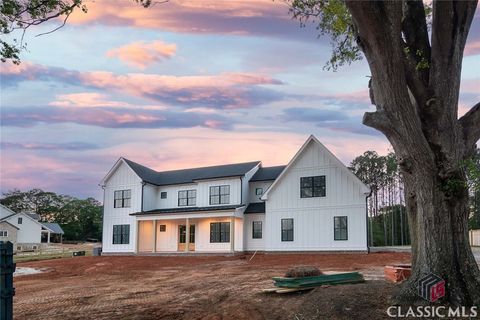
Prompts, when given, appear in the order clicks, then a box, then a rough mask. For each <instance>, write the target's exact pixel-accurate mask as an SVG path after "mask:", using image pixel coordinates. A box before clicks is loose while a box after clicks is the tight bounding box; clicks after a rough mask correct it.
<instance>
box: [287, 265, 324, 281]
mask: <svg viewBox="0 0 480 320" xmlns="http://www.w3.org/2000/svg"><path fill="white" fill-rule="evenodd" d="M322 274H323V273H322V272H321V271H320V269H318V268H317V267H315V266H298V267H293V268H291V269H288V270H287V272H286V273H285V277H287V278H301V277H314V276H321V275H322Z"/></svg>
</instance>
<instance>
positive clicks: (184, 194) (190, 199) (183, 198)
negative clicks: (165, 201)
mask: <svg viewBox="0 0 480 320" xmlns="http://www.w3.org/2000/svg"><path fill="white" fill-rule="evenodd" d="M196 204H197V190H181V191H178V206H179V207H185V206H194V205H196Z"/></svg>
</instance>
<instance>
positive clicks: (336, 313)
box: [14, 253, 410, 319]
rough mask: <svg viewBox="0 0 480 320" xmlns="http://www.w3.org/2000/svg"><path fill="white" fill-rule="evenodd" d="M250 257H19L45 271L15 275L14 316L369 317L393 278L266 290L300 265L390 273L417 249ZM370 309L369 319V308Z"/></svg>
mask: <svg viewBox="0 0 480 320" xmlns="http://www.w3.org/2000/svg"><path fill="white" fill-rule="evenodd" d="M249 259H250V255H246V256H227V257H219V256H196V257H192V256H168V257H167V256H109V257H77V258H68V259H58V260H48V261H36V262H28V263H19V264H18V265H17V267H33V268H40V269H44V270H45V272H44V273H40V274H33V275H25V276H19V277H15V281H14V282H15V287H16V296H15V298H14V313H15V319H291V318H294V317H296V318H304V316H307V318H317V319H326V318H329V319H348V318H349V317H350V316H355V317H356V318H358V319H362V317H361V314H362V312H364V311H368V309H369V308H370V309H372V308H373V309H375V310H376V311H375V310H370V311H371V312H377V313H378V314H383V313H384V309H385V308H384V307H385V306H386V305H387V303H388V302H387V301H386V299H387V298H388V296H389V293H390V292H391V290H392V288H393V285H392V284H389V283H386V282H384V281H371V282H367V283H365V284H360V285H351V286H342V288H340V287H330V288H318V289H316V290H315V291H313V292H308V293H302V294H299V293H296V294H288V295H277V294H270V295H268V294H264V293H262V292H261V290H262V289H264V288H269V287H272V280H271V277H273V276H279V275H283V274H284V273H285V271H286V270H287V269H288V268H290V267H293V266H298V265H313V266H316V267H318V268H319V269H320V270H321V271H329V270H335V271H342V270H344V271H349V270H359V271H361V272H363V271H366V272H367V273H368V272H369V271H371V270H374V269H375V270H380V272H383V271H382V268H383V266H385V265H387V264H395V263H408V262H409V261H410V255H409V254H405V253H372V254H368V255H367V254H266V255H264V254H257V255H256V256H255V258H254V259H253V260H252V261H249ZM348 288H350V289H348ZM325 293H327V295H326V296H324V294H325ZM367 296H368V297H374V296H378V297H377V298H376V301H377V302H376V304H373V305H372V304H371V305H369V304H368V303H363V304H360V303H359V304H358V306H357V307H354V306H353V307H351V308H347V309H344V308H343V307H342V306H340V305H338V303H337V302H338V301H347V299H350V300H355V301H357V302H359V301H362V299H367V298H366V297H367ZM335 297H337V298H335ZM319 306H321V308H320V309H319ZM361 308H363V309H365V310H361ZM350 311H352V312H353V311H355V313H351V312H350ZM365 316H366V317H365V319H369V318H368V312H367V313H365ZM305 319H306V318H305Z"/></svg>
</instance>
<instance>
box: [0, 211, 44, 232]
mask: <svg viewBox="0 0 480 320" xmlns="http://www.w3.org/2000/svg"><path fill="white" fill-rule="evenodd" d="M19 214H21V215H22V216H24V217H27V218H28V219H30V220H32V221H33V222H35V223H36V224H38V225H40V226H42V228H46V229H48V230H50V231H52V232H53V230H51V229H50V228H47V227H45V226H44V225H43V224H41V223H40V222H38V221H37V220H35V219H33V218H32V217H30V216H29V215H28V214H26V213H23V212H18V213H15V214H14V215H12V216H8V218H7V217H5V218H6V219H5V218H3V219H2V220H1V222H3V221H5V222H8V221H7V220H9V219H10V218H13V217H15V216H17V215H19ZM19 230H20V228H19Z"/></svg>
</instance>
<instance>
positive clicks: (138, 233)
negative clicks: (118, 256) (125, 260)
mask: <svg viewBox="0 0 480 320" xmlns="http://www.w3.org/2000/svg"><path fill="white" fill-rule="evenodd" d="M136 233H137V234H136V237H135V238H136V241H135V253H138V240H139V239H140V220H138V221H137V232H136Z"/></svg>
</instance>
